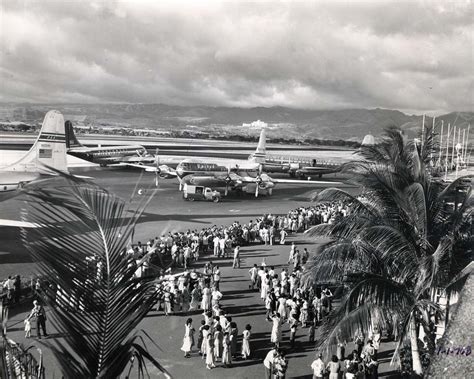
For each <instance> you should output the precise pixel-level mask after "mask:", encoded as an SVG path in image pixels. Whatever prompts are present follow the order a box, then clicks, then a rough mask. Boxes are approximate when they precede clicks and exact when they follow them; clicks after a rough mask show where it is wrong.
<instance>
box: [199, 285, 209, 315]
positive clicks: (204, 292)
mask: <svg viewBox="0 0 474 379" xmlns="http://www.w3.org/2000/svg"><path fill="white" fill-rule="evenodd" d="M201 308H202V310H203V311H204V312H208V311H210V310H211V289H210V288H209V285H206V287H204V289H203V290H202V301H201Z"/></svg>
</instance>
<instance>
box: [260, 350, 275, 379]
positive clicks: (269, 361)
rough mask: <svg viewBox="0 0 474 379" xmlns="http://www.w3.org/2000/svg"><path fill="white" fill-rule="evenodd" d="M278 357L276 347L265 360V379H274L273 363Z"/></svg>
mask: <svg viewBox="0 0 474 379" xmlns="http://www.w3.org/2000/svg"><path fill="white" fill-rule="evenodd" d="M277 357H278V350H277V348H276V347H274V348H273V349H271V350H270V351H269V352H268V354H267V356H266V357H265V359H264V360H263V365H264V366H265V379H272V372H273V362H274V361H275V358H277Z"/></svg>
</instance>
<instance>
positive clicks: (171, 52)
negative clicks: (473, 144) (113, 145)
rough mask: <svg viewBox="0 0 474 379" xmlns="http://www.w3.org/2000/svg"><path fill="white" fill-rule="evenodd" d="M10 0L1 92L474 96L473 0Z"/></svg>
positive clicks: (466, 103) (290, 100)
mask: <svg viewBox="0 0 474 379" xmlns="http://www.w3.org/2000/svg"><path fill="white" fill-rule="evenodd" d="M1 6H2V12H1V20H0V21H1V22H0V24H1V30H0V33H1V35H2V38H0V47H1V59H0V101H17V100H21V101H25V100H26V101H41V102H57V101H64V102H144V103H158V102H161V103H169V104H183V105H196V104H204V105H228V106H244V107H251V106H274V105H282V106H290V107H298V108H308V107H309V108H341V107H386V108H397V109H410V110H415V111H419V112H421V111H426V110H433V111H445V110H446V111H447V110H472V109H473V103H474V102H473V95H472V94H473V76H474V75H473V74H472V67H473V63H474V61H473V55H472V46H473V34H472V27H473V21H472V20H473V18H472V5H471V3H470V2H469V1H466V2H460V1H456V2H441V1H417V2H398V1H382V2H375V1H368V2H365V3H362V2H348V1H346V2H343V1H335V2H307V3H306V2H267V1H260V2H255V3H247V2H245V3H239V2H214V1H204V2H184V1H179V2H172V1H167V2H161V1H160V2H157V1H138V2H137V1H131V0H130V1H100V2H99V1H93V2H83V1H80V0H77V1H68V2H57V1H49V0H45V1H22V2H18V1H9V0H4V1H3V2H2V4H1Z"/></svg>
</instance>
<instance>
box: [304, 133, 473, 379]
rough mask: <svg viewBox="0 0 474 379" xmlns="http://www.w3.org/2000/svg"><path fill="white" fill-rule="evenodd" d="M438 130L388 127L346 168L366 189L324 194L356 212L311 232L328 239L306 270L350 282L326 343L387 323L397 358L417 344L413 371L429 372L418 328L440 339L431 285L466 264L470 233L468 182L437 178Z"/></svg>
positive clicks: (314, 277) (321, 278) (312, 277)
mask: <svg viewBox="0 0 474 379" xmlns="http://www.w3.org/2000/svg"><path fill="white" fill-rule="evenodd" d="M432 137H433V136H432V133H431V130H430V129H428V130H427V131H426V134H425V136H423V138H422V141H423V142H422V143H418V144H417V143H415V142H413V141H408V140H407V139H406V137H405V136H404V135H403V133H402V132H401V131H400V130H399V129H395V128H394V129H388V130H387V131H386V136H385V138H384V139H383V141H382V142H381V143H380V144H377V145H375V146H363V147H362V148H361V150H360V154H361V155H362V157H363V159H361V160H357V161H353V162H350V163H348V164H346V165H345V166H344V170H348V171H350V172H351V175H352V181H353V182H354V183H355V184H356V185H357V186H358V188H361V193H360V194H359V195H358V196H353V195H351V194H349V193H348V192H345V191H344V190H341V189H327V190H324V191H322V192H320V193H319V194H318V195H317V196H316V198H315V200H316V201H321V202H324V201H339V200H342V201H344V202H347V203H349V204H350V207H351V213H350V214H349V215H348V217H345V218H340V219H337V220H336V221H335V222H334V223H333V224H325V225H319V226H316V227H314V228H313V229H312V230H311V231H310V235H311V236H312V237H313V238H315V239H320V237H323V236H324V237H326V238H327V237H330V240H329V242H327V243H325V244H324V245H322V247H321V248H320V249H319V251H318V252H317V253H316V254H315V255H314V258H313V259H312V261H311V262H310V265H309V270H308V271H307V273H306V277H305V279H306V280H307V281H308V282H310V283H311V284H313V285H317V284H318V283H328V282H332V283H337V284H340V285H343V286H344V291H343V297H342V301H341V306H340V307H339V308H338V309H337V310H336V311H335V312H334V314H332V316H331V317H330V318H329V319H328V321H327V323H326V324H324V325H323V332H322V338H321V340H320V341H321V342H320V346H319V347H320V348H322V349H330V348H333V347H334V346H335V345H336V344H337V341H338V339H339V340H341V339H342V340H344V339H345V340H348V341H350V340H352V339H353V337H354V335H355V333H356V332H358V331H361V332H363V333H365V335H367V334H368V333H369V332H370V331H371V330H373V329H372V328H373V327H374V326H377V327H379V328H380V330H383V329H388V330H391V331H393V335H394V336H395V340H396V343H397V347H396V349H395V354H394V359H393V360H394V361H396V360H397V359H398V358H399V356H400V351H401V349H402V348H403V347H405V349H410V348H411V355H412V364H413V367H412V369H413V376H416V375H422V365H421V359H420V354H419V351H418V341H417V339H418V331H419V329H420V327H421V328H424V330H425V332H426V335H427V336H428V337H429V341H428V343H429V344H430V345H431V346H433V344H434V340H433V339H434V338H433V336H434V334H433V333H432V332H433V331H432V330H430V328H432V327H433V325H432V324H431V325H430V320H431V318H432V317H439V316H440V312H441V310H440V308H439V306H438V304H436V303H435V302H433V301H432V298H431V293H432V290H433V289H435V288H438V287H441V288H442V287H443V286H444V285H446V284H447V282H448V279H449V278H452V277H453V275H454V274H455V273H456V272H459V271H460V270H461V269H462V267H463V262H466V261H467V260H466V258H467V256H466V255H467V253H468V252H467V251H465V249H462V248H461V246H462V245H463V244H464V246H469V244H468V243H467V244H466V241H467V240H470V238H471V235H470V225H472V224H471V214H472V208H471V207H470V194H471V185H470V181H469V183H466V178H460V179H458V180H456V181H454V182H452V183H451V184H445V183H443V182H442V181H441V180H439V179H438V178H436V177H433V176H432V174H431V172H430V157H431V154H432V152H433V149H434V148H435V146H433V138H432ZM468 242H469V241H468ZM471 242H472V241H471ZM470 246H472V244H471V245H470Z"/></svg>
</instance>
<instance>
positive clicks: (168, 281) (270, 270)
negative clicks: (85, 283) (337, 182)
mask: <svg viewBox="0 0 474 379" xmlns="http://www.w3.org/2000/svg"><path fill="white" fill-rule="evenodd" d="M348 211H349V208H348V207H347V206H345V205H344V204H343V203H331V204H317V205H313V206H309V207H299V208H297V209H294V210H291V211H290V212H288V214H286V215H284V216H278V215H277V216H275V215H270V214H269V215H264V216H262V217H259V218H257V219H255V220H250V221H249V223H247V224H242V223H239V222H237V221H235V222H233V223H232V224H231V225H229V226H221V227H218V226H216V225H214V226H212V227H210V228H204V229H202V230H201V231H197V230H188V231H186V232H176V233H168V235H162V236H161V237H156V238H154V239H152V240H150V241H148V242H147V244H145V245H142V244H140V243H139V244H138V245H137V246H135V247H134V249H133V251H130V253H131V254H135V255H136V256H137V259H142V258H143V256H144V255H145V254H149V255H152V256H155V257H156V256H158V257H159V258H158V259H157V261H158V262H159V263H162V262H166V261H169V262H170V267H169V268H168V269H167V270H166V271H165V270H163V271H162V272H161V274H160V279H161V280H160V281H159V282H160V284H159V286H160V289H161V293H162V296H161V297H160V299H159V301H158V304H157V305H156V310H158V311H163V313H164V314H165V315H172V314H189V313H190V312H194V314H196V313H197V314H199V313H201V312H202V320H200V325H199V327H196V328H195V327H194V324H193V319H192V318H188V319H187V321H186V323H185V332H184V338H183V344H182V347H181V350H182V351H183V354H184V357H185V358H190V357H191V356H192V353H195V352H197V353H198V354H199V355H200V356H201V357H202V359H203V360H204V362H205V366H206V368H207V369H209V370H211V369H213V368H214V367H216V365H217V364H218V363H219V362H220V364H221V365H222V366H223V367H231V365H232V362H233V361H235V359H249V358H250V357H252V348H251V347H252V343H251V335H252V332H251V330H252V327H251V325H246V326H245V328H244V330H243V331H242V333H240V334H239V328H238V326H237V324H236V322H235V321H233V319H232V315H231V314H228V313H227V312H226V311H225V310H224V309H223V308H222V307H221V300H222V299H223V297H224V296H225V293H222V292H221V289H220V282H221V270H220V268H219V265H218V264H216V263H214V262H218V259H220V258H233V262H232V267H233V268H240V263H241V259H240V246H245V245H249V244H254V243H257V244H267V245H273V244H286V243H287V241H286V237H287V236H288V235H289V234H290V233H295V232H303V231H305V230H307V229H308V228H309V227H311V226H313V225H317V224H321V223H331V222H333V221H334V219H335V218H336V217H344V216H346V215H347V213H348ZM309 255H310V254H309V251H308V250H307V249H303V250H302V251H300V250H299V249H298V248H297V246H296V245H295V244H294V243H292V244H291V247H290V252H289V257H288V263H289V265H290V267H289V268H288V269H287V268H283V269H282V270H281V272H280V273H277V272H276V271H275V268H274V267H271V266H270V267H269V266H267V265H266V264H265V262H264V261H263V262H262V265H260V266H257V265H254V266H253V267H252V268H251V269H250V270H249V276H250V283H249V288H250V289H253V290H255V291H259V292H260V297H261V299H262V302H263V303H264V304H265V308H266V319H267V321H269V322H271V323H272V324H271V325H272V326H271V333H270V342H271V344H272V346H274V348H273V349H272V350H271V351H270V352H269V353H268V354H267V356H266V358H265V360H264V365H265V368H266V373H267V374H268V375H267V377H268V378H284V377H285V373H286V369H287V366H288V359H287V358H286V352H285V350H284V349H282V346H281V345H282V327H283V325H284V324H285V323H288V325H289V329H290V339H289V344H290V346H292V347H293V346H295V339H296V333H297V329H298V328H300V327H301V328H309V329H308V335H309V338H308V341H309V342H314V335H315V328H316V327H317V326H318V325H319V324H320V323H321V321H322V320H323V318H324V317H326V316H327V315H328V314H329V312H330V311H331V309H332V297H333V294H332V292H331V290H330V289H329V288H323V289H320V288H316V289H315V288H312V287H311V286H305V285H304V283H303V282H302V281H301V277H302V274H303V270H304V264H305V263H306V261H307V260H308V259H309ZM203 256H207V257H209V256H210V257H211V259H212V260H214V262H213V261H212V260H210V261H208V262H206V263H205V264H204V266H203V267H202V269H201V270H197V268H196V267H193V266H195V263H196V262H198V261H199V260H200V258H202V257H203ZM196 266H197V265H196ZM290 268H291V270H290ZM175 269H177V271H178V273H176V274H174V275H172V274H171V272H173V271H172V270H175ZM267 369H268V370H267Z"/></svg>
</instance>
